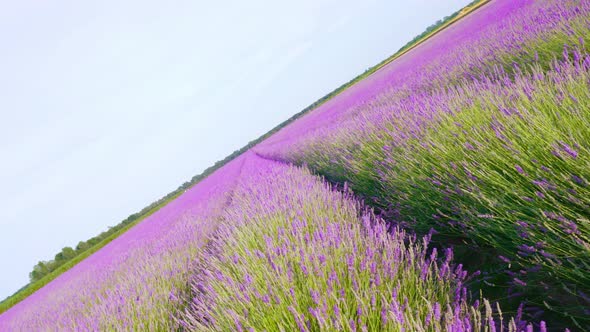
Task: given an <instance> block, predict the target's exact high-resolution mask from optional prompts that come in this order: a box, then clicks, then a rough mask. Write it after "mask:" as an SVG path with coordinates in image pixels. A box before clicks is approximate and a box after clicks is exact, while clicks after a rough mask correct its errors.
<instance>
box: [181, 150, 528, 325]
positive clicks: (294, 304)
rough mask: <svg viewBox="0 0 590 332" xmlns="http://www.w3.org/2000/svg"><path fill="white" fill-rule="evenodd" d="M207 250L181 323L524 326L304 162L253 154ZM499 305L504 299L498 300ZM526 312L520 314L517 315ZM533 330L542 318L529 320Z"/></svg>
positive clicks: (457, 269) (463, 275) (448, 260)
mask: <svg viewBox="0 0 590 332" xmlns="http://www.w3.org/2000/svg"><path fill="white" fill-rule="evenodd" d="M244 173H245V174H247V176H244V177H242V178H241V179H240V180H239V183H238V185H237V187H236V190H235V193H234V196H233V200H232V204H231V205H230V206H229V207H228V208H227V209H226V210H225V213H224V215H223V219H224V222H223V223H222V224H221V225H220V227H219V229H218V230H217V234H216V236H215V240H214V241H213V242H212V243H211V244H210V247H209V250H208V251H207V252H206V253H205V254H204V257H202V259H200V260H199V261H200V262H201V263H200V264H199V265H198V266H197V268H196V270H195V272H194V280H193V282H192V289H193V295H192V296H193V299H192V303H191V304H190V307H189V309H188V310H187V311H186V313H185V314H184V315H182V318H181V323H182V325H183V326H184V327H185V328H187V329H189V330H195V331H208V330H211V331H228V330H235V331H402V330H410V331H440V330H444V331H483V330H486V331H487V330H488V329H492V330H493V329H494V328H495V327H498V328H500V326H502V327H505V328H507V329H508V330H510V331H516V330H517V329H518V328H519V327H520V328H526V324H524V323H522V322H520V317H517V320H516V321H515V320H514V319H512V318H504V320H503V319H502V316H501V311H499V310H492V307H491V305H490V303H489V302H488V301H487V300H484V301H483V303H482V304H481V305H479V304H475V305H469V304H468V295H467V291H466V288H465V282H467V281H468V279H469V278H468V276H467V275H468V274H467V272H466V271H465V270H463V268H462V265H460V264H459V265H454V264H453V263H452V250H447V251H446V252H445V254H444V255H442V257H441V258H440V259H439V257H438V254H437V251H436V250H434V251H432V252H427V249H426V248H427V247H428V242H429V238H428V237H425V238H423V239H420V240H417V238H416V237H408V236H407V235H406V233H405V232H403V231H401V230H399V229H392V230H390V231H388V230H387V227H386V225H385V224H384V223H383V222H382V221H380V220H379V219H377V218H375V217H374V216H373V215H372V214H371V213H370V212H369V211H366V210H364V209H363V208H362V207H361V206H360V204H359V202H358V201H357V200H356V199H354V198H353V197H352V196H351V195H350V194H347V193H342V192H337V191H334V190H332V188H331V187H330V186H329V185H327V184H326V183H325V182H323V181H321V180H320V179H319V178H317V177H315V176H313V175H311V173H310V172H309V171H308V170H306V169H304V168H298V167H293V166H289V165H284V164H280V163H277V162H272V161H268V160H264V159H261V158H257V157H253V158H249V159H248V160H247V161H246V163H245V166H244ZM494 309H495V308H494ZM517 322H518V323H517ZM528 328H529V329H532V325H529V326H528Z"/></svg>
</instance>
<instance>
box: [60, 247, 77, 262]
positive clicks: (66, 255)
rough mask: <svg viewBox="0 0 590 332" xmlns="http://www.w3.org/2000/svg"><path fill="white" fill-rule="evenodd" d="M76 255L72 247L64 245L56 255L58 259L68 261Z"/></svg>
mask: <svg viewBox="0 0 590 332" xmlns="http://www.w3.org/2000/svg"><path fill="white" fill-rule="evenodd" d="M75 256H76V251H74V249H72V247H64V248H63V249H62V250H61V252H60V253H58V254H57V255H55V260H56V261H67V260H70V259H72V258H74V257H75Z"/></svg>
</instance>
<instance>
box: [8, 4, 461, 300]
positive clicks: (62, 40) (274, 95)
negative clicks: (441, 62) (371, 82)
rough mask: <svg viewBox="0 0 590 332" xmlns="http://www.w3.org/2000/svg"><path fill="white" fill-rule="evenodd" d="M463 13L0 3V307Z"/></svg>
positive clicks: (423, 8) (433, 7) (412, 7)
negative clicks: (42, 264) (38, 270)
mask: <svg viewBox="0 0 590 332" xmlns="http://www.w3.org/2000/svg"><path fill="white" fill-rule="evenodd" d="M470 1H471V0H446V1H440V0H412V1H399V0H395V1H394V0H383V1H381V0H365V1H348V0H338V1H336V0H299V1H270V0H267V1H260V0H249V1H230V0H220V1H198V0H194V1H146V0H137V1H136V0H130V1H115V0H102V1H76V0H71V1H66V0H54V1H38V0H19V1H8V0H0V45H1V46H0V49H1V51H0V266H1V271H2V272H1V273H0V300H1V299H3V298H4V297H6V296H8V295H10V294H12V293H13V292H15V291H16V290H17V289H19V288H20V287H22V286H24V285H25V284H26V283H28V274H29V272H30V271H31V270H32V268H33V266H34V265H35V264H36V263H37V262H38V261H40V260H49V259H52V258H53V257H54V256H55V254H56V253H58V252H59V251H60V250H61V248H63V247H65V246H71V247H75V246H76V244H77V243H78V242H79V241H81V240H87V239H89V238H91V237H93V236H95V235H97V234H99V233H100V232H102V231H105V230H106V229H108V227H109V226H114V225H116V224H118V223H119V222H120V221H122V220H123V219H125V218H126V217H127V216H129V215H130V214H132V213H135V212H138V211H139V210H141V209H142V208H143V207H145V206H147V205H148V204H150V203H151V202H153V201H155V200H157V199H159V198H160V197H162V196H164V195H166V194H167V193H169V192H171V191H173V190H174V189H176V188H177V187H178V186H180V185H181V184H182V183H183V182H185V181H187V180H189V179H190V178H192V177H193V176H194V175H196V174H199V173H201V172H202V171H203V170H204V169H206V168H207V167H209V166H211V165H212V164H214V163H215V162H216V161H218V160H221V159H223V158H224V157H225V156H227V155H229V154H230V153H232V152H233V151H235V150H237V149H239V148H241V147H242V146H244V145H245V144H246V143H248V142H249V141H252V140H254V139H256V138H257V137H259V136H261V135H262V134H264V133H265V132H267V131H269V130H270V129H272V128H273V127H274V126H276V125H277V124H279V123H280V122H282V121H284V120H286V119H287V118H289V117H290V116H292V115H293V114H295V113H297V112H299V111H301V110H302V109H304V108H305V107H307V106H308V105H310V104H311V103H313V102H314V101H315V100H317V99H319V98H321V97H322V96H324V95H326V94H327V93H329V92H330V91H332V90H334V89H335V88H336V87H338V86H340V85H341V84H343V83H345V82H347V81H349V80H350V79H352V78H353V77H355V76H356V75H358V74H360V73H362V72H363V71H364V70H365V69H367V68H369V67H371V66H373V65H375V64H377V63H378V62H380V61H381V60H383V59H385V58H387V57H388V56H389V55H391V54H393V53H395V51H397V50H398V49H399V48H400V47H401V46H402V45H404V44H405V43H406V42H407V41H409V40H410V39H412V38H413V37H414V36H416V35H417V34H419V33H421V32H422V31H423V30H424V29H425V28H426V27H427V26H429V25H431V24H432V23H434V22H435V21H437V20H438V19H440V18H442V17H444V16H446V15H449V14H451V13H453V12H454V11H456V10H458V9H460V8H462V7H463V6H465V5H466V4H467V3H468V2H470Z"/></svg>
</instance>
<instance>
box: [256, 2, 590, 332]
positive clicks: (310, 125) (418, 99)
mask: <svg viewBox="0 0 590 332" xmlns="http://www.w3.org/2000/svg"><path fill="white" fill-rule="evenodd" d="M589 37H590V2H587V1H574V0H568V1H551V0H547V1H535V2H531V1H518V2H516V1H501V0H498V1H493V2H492V3H491V4H489V5H487V6H486V7H484V8H483V9H482V10H481V11H479V12H476V13H474V14H472V15H470V16H469V17H468V18H466V19H465V20H462V21H460V22H459V23H457V24H455V25H454V26H453V28H452V29H451V30H448V31H444V32H442V33H441V34H440V35H439V36H437V37H436V38H435V39H434V40H432V41H429V42H427V44H425V45H422V46H420V47H418V48H416V49H414V50H413V51H412V52H413V53H410V54H408V55H407V56H405V57H402V58H401V59H399V60H396V62H394V63H392V64H391V65H390V66H389V67H387V68H385V70H383V71H382V72H380V73H377V75H375V76H374V77H370V78H368V79H367V80H365V81H363V82H361V83H359V85H358V86H355V87H353V88H352V89H350V90H349V91H347V92H346V93H344V94H342V95H341V96H339V97H337V98H336V99H334V100H332V101H330V102H328V103H327V104H325V105H324V106H322V107H321V108H320V109H318V110H316V111H314V112H312V113H310V114H308V115H307V116H305V117H303V118H302V119H301V120H299V121H297V122H295V123H293V124H292V125H290V126H289V127H287V128H285V129H283V130H282V131H281V132H279V133H277V134H276V135H275V136H273V137H271V138H270V139H269V140H267V141H266V142H264V143H262V144H261V145H260V146H258V147H257V148H256V151H257V152H258V153H260V154H262V155H265V156H266V157H269V158H272V159H277V160H283V161H289V162H293V163H296V164H306V165H308V166H309V167H310V168H311V169H312V170H313V171H315V172H318V173H320V174H323V175H325V176H327V177H328V178H329V179H330V180H331V181H336V182H349V183H350V184H351V187H352V189H353V190H354V191H355V193H357V194H360V195H362V196H364V197H365V198H366V199H368V200H370V201H373V203H374V205H375V206H377V207H379V208H380V210H381V212H382V213H383V215H384V216H385V217H386V218H387V219H389V220H391V221H393V222H395V223H397V224H398V225H400V226H403V227H407V228H408V229H411V230H412V231H416V232H418V233H426V232H428V231H429V230H430V229H431V228H434V229H436V230H437V231H438V232H439V233H440V234H438V235H437V237H435V239H439V240H440V241H441V242H444V243H446V244H448V243H451V244H456V245H457V246H458V247H459V248H461V247H462V248H464V249H466V250H465V251H466V253H465V254H462V255H461V260H463V263H465V264H468V266H469V267H470V268H471V269H473V268H478V269H482V270H483V271H484V274H483V275H482V277H481V279H480V281H481V285H480V287H482V288H484V289H486V291H487V292H490V293H486V294H488V295H491V296H494V297H498V298H504V301H505V302H506V303H507V304H508V305H509V304H510V302H512V303H514V305H516V304H517V303H520V302H521V301H527V302H529V304H531V305H530V306H529V307H530V308H531V310H533V311H531V312H529V314H530V315H537V314H543V311H548V312H550V313H547V312H545V313H544V314H545V315H547V317H553V318H554V319H556V320H560V321H562V322H565V324H567V325H570V326H578V327H580V328H583V327H584V326H585V324H589V323H590V200H589V197H590V130H588V128H590V127H589V126H590V92H589V91H590V56H589V55H588V50H589V48H588V42H589V40H588V39H589ZM464 249H460V250H464ZM473 249H477V250H476V251H474V250H473ZM474 252H475V253H476V254H475V255H473V253H474ZM469 253H471V255H470V254H469ZM484 295H485V294H484ZM535 307H536V308H535ZM515 308H516V307H515ZM553 314H555V315H553Z"/></svg>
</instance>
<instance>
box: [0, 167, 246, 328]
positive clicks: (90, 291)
mask: <svg viewBox="0 0 590 332" xmlns="http://www.w3.org/2000/svg"><path fill="white" fill-rule="evenodd" d="M242 163H243V158H239V159H237V160H234V161H233V162H231V163H230V164H228V165H226V166H225V167H224V168H223V169H222V170H220V171H218V172H216V173H215V174H213V175H211V176H209V177H208V178H207V179H205V180H203V181H201V183H199V184H198V185H197V186H195V187H193V188H191V189H190V190H188V191H187V192H185V193H184V194H183V195H182V196H180V197H179V198H177V199H176V200H174V201H172V202H171V203H169V204H168V205H166V206H165V207H163V208H162V209H160V210H159V211H158V212H156V213H154V214H153V215H152V216H150V217H148V218H147V219H145V220H144V221H142V222H141V223H140V224H138V225H136V226H134V227H133V228H132V229H130V230H129V231H127V232H126V233H124V234H122V235H121V236H119V237H118V238H117V239H115V240H113V241H112V242H111V243H109V244H108V245H106V246H105V247H103V248H102V249H101V250H99V251H98V252H96V253H94V254H93V255H91V256H90V257H88V258H87V259H85V260H83V261H82V262H80V263H79V264H78V265H76V266H74V267H73V268H72V269H70V270H68V271H67V272H65V273H64V274H62V275H61V276H59V277H58V278H56V279H55V280H53V281H52V282H50V283H49V284H47V285H46V286H45V287H43V288H41V289H40V290H38V291H37V292H35V293H34V294H32V295H31V296H29V297H28V298H26V299H25V300H23V301H22V302H20V303H18V304H16V305H15V306H14V307H12V308H11V309H9V310H8V311H6V312H5V313H3V314H2V315H0V331H131V330H133V331H172V330H175V329H176V328H177V327H178V324H177V323H176V322H175V320H174V319H173V318H172V317H173V316H174V313H175V312H176V311H178V310H180V309H181V308H183V307H184V302H182V301H181V300H180V298H181V297H183V296H184V294H186V293H187V292H188V291H189V286H188V282H187V280H188V279H189V277H190V271H191V270H190V266H191V265H192V262H193V261H194V259H195V258H196V257H197V254H198V252H199V251H200V250H201V248H202V246H203V245H205V244H206V242H207V239H208V237H209V235H210V234H211V232H212V231H213V230H214V229H215V225H216V222H217V218H218V217H219V215H220V214H221V211H222V209H223V207H224V206H225V205H226V204H227V202H228V200H229V198H230V197H228V195H229V194H231V188H232V186H233V183H234V181H235V179H237V178H238V176H239V174H240V170H241V165H242Z"/></svg>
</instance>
